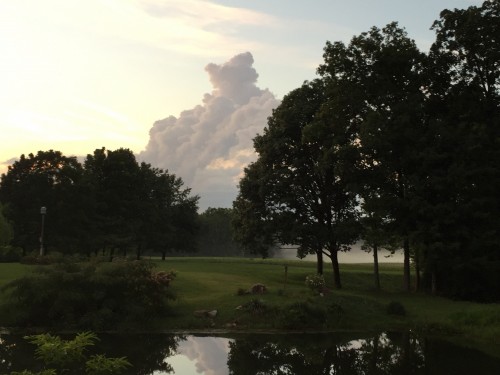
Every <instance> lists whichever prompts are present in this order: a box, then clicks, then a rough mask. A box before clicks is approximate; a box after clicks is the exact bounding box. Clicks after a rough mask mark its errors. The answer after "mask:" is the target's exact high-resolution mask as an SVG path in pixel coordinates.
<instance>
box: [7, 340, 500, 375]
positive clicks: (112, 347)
mask: <svg viewBox="0 0 500 375" xmlns="http://www.w3.org/2000/svg"><path fill="white" fill-rule="evenodd" d="M68 337H69V338H71V335H68ZM99 338H100V340H99V341H97V343H96V345H95V346H92V347H90V348H89V352H96V353H104V354H106V355H107V356H109V357H126V358H127V360H128V361H129V362H130V364H131V366H130V367H128V368H127V370H125V372H124V374H134V375H140V374H144V375H146V374H155V375H161V374H174V373H175V374H182V375H191V374H193V375H195V374H197V375H198V374H205V375H226V374H227V375H229V374H233V375H247V374H248V375H250V374H308V375H314V374H331V373H335V374H454V375H460V374H471V373H474V374H475V375H482V374H484V375H486V374H488V375H490V374H499V373H500V357H495V356H490V355H488V354H486V353H484V352H481V351H478V350H476V349H472V348H468V347H467V346H466V345H463V343H462V344H457V343H452V342H450V341H447V340H445V339H444V338H439V337H432V336H423V335H420V334H417V333H415V332H413V331H403V332H338V333H308V334H306V333H302V334H297V333H273V334H271V333H267V334H257V333H253V334H244V333H239V334H238V333H220V334H210V335H206V334H205V335H202V334H160V333H157V334H139V333H120V334H99ZM34 351H35V346H34V345H33V344H31V343H29V342H28V341H27V340H26V339H25V338H24V336H23V335H22V334H9V333H3V334H0V374H10V373H11V372H14V371H22V370H25V369H28V370H31V371H40V370H41V369H42V366H43V364H42V363H41V362H40V361H39V360H37V359H36V358H35V355H34ZM70 370H71V369H70Z"/></svg>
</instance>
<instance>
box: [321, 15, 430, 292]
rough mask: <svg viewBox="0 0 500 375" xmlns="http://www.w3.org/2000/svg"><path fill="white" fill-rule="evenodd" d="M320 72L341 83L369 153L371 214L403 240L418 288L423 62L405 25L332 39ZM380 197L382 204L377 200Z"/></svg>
mask: <svg viewBox="0 0 500 375" xmlns="http://www.w3.org/2000/svg"><path fill="white" fill-rule="evenodd" d="M324 60H325V62H324V64H322V65H321V66H320V67H319V69H318V72H319V74H320V75H321V76H322V77H323V78H324V79H325V80H326V82H327V84H328V85H329V86H332V87H333V88H337V87H339V89H337V90H339V91H340V92H341V94H342V96H343V105H344V107H345V109H344V111H345V112H347V120H350V124H351V127H353V128H354V129H353V130H352V131H351V132H352V133H353V134H357V137H358V141H359V146H360V147H359V151H360V155H361V158H362V163H361V166H362V171H361V173H359V175H358V179H357V180H358V185H359V190H358V191H359V192H360V194H361V195H362V197H363V201H364V208H365V209H368V208H370V207H377V210H372V211H371V212H367V216H368V217H374V215H377V216H379V221H381V220H382V219H383V218H385V219H386V221H387V219H389V220H388V221H389V222H391V223H392V232H393V233H394V234H395V235H399V236H400V237H401V238H402V239H403V244H402V245H403V250H404V286H405V289H407V290H409V289H410V255H411V254H410V236H411V234H412V231H413V230H414V213H413V212H412V210H411V206H412V199H413V197H412V194H413V193H412V191H413V181H412V179H413V176H414V174H415V160H416V159H417V155H418V150H419V147H420V140H421V139H422V134H423V126H422V123H423V103H424V93H423V91H422V85H423V82H424V81H423V76H422V74H421V73H422V70H423V63H424V61H425V59H424V55H423V54H422V53H421V52H420V51H419V50H418V48H417V47H416V44H415V42H414V41H413V40H411V39H410V38H409V37H408V35H407V33H406V32H405V30H404V29H402V28H400V27H399V26H398V25H397V23H391V24H388V25H387V26H386V27H384V28H383V29H379V28H377V27H373V28H371V29H370V30H369V31H368V32H364V33H362V34H360V35H359V36H355V37H354V38H352V40H351V41H350V43H349V44H348V45H347V46H346V45H344V44H343V43H341V42H336V43H333V44H332V43H327V45H326V47H325V53H324ZM373 201H378V202H373Z"/></svg>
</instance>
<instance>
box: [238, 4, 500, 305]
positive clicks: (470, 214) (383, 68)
mask: <svg viewBox="0 0 500 375" xmlns="http://www.w3.org/2000/svg"><path fill="white" fill-rule="evenodd" d="M433 28H434V30H435V31H436V41H435V43H434V44H433V45H432V47H431V50H430V52H429V53H428V54H427V55H426V54H423V53H422V52H420V51H419V50H418V48H417V47H416V44H415V42H414V41H413V40H411V39H410V38H409V37H408V35H407V33H406V31H405V30H404V29H402V28H400V27H399V26H398V25H397V23H390V24H388V25H387V26H386V27H384V28H382V29H379V28H377V27H373V28H371V29H370V30H369V31H368V32H365V33H361V34H360V35H358V36H354V37H353V38H352V39H351V41H350V42H349V44H347V45H346V44H344V43H342V42H334V43H330V42H327V44H326V46H325V49H324V55H323V56H324V63H323V64H321V65H320V66H319V68H318V74H319V78H318V79H316V80H314V81H312V82H306V83H304V84H303V85H302V86H301V87H300V88H298V89H296V90H293V91H292V92H290V93H289V94H288V95H287V96H285V98H284V99H283V102H282V104H281V105H280V106H279V107H278V108H277V109H276V110H275V111H274V112H273V115H272V116H271V117H270V118H269V122H268V126H267V128H266V129H265V130H264V133H263V134H262V135H258V136H257V137H256V138H255V140H254V144H255V150H256V151H257V153H258V154H259V157H258V160H257V161H256V162H255V163H253V164H251V165H250V166H249V167H248V168H247V169H246V170H245V175H244V177H243V178H242V180H241V182H240V193H239V195H238V198H237V200H236V201H235V202H234V208H235V212H236V213H237V219H236V221H235V222H236V223H237V224H238V225H237V226H236V229H237V233H238V236H239V239H240V240H242V241H243V243H245V244H247V245H250V246H255V248H257V249H265V246H260V247H258V246H259V243H261V244H267V245H268V244H270V243H272V242H273V241H276V242H279V243H284V244H294V245H298V246H299V253H300V254H305V253H308V252H311V253H316V254H318V255H321V254H327V255H328V256H330V257H331V258H332V263H333V265H334V269H335V262H336V253H337V251H339V250H341V249H348V248H349V244H350V243H352V241H353V240H354V239H356V237H357V236H362V237H363V239H364V240H365V245H366V246H367V247H368V248H370V249H373V251H374V255H375V262H377V258H376V255H377V250H378V249H379V248H381V247H386V248H389V249H395V248H396V247H398V245H399V247H402V248H403V251H404V285H405V288H406V289H407V290H410V287H411V284H410V281H411V278H410V261H413V262H414V264H415V271H416V288H417V289H419V288H420V287H425V288H429V289H430V290H432V291H433V292H441V293H443V294H446V295H449V296H455V297H460V298H473V299H479V300H483V301H486V300H498V298H499V297H498V296H500V290H499V289H498V288H499V285H500V284H499V283H498V274H500V268H499V264H500V263H499V262H500V252H499V251H498V243H499V241H500V229H499V228H500V196H499V194H498V188H499V186H500V167H499V166H500V49H499V43H498V41H499V40H500V1H498V0H491V1H485V2H484V3H483V4H482V5H481V6H472V7H469V8H468V9H465V10H460V9H458V10H457V9H455V10H453V11H450V10H444V11H443V12H442V13H441V17H440V19H439V20H438V21H436V22H435V24H434V26H433ZM360 224H361V225H360ZM361 227H363V229H362V230H361ZM318 270H321V257H320V256H318ZM376 270H377V265H375V272H376ZM335 274H336V276H335V285H336V286H340V279H339V278H338V276H337V275H338V272H336V273H335ZM421 275H422V276H423V283H421V277H420V276H421ZM378 285H379V282H378V279H377V278H376V286H378Z"/></svg>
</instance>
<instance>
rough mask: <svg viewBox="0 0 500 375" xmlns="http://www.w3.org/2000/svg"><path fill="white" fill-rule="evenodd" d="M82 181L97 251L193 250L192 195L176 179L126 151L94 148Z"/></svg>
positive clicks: (194, 219) (194, 208)
mask: <svg viewBox="0 0 500 375" xmlns="http://www.w3.org/2000/svg"><path fill="white" fill-rule="evenodd" d="M84 166H85V174H86V183H87V184H88V185H89V187H90V190H91V192H92V194H93V196H94V200H95V202H96V205H95V212H94V217H95V221H96V223H98V224H99V225H98V226H94V236H95V237H96V238H97V239H98V243H99V246H100V248H101V249H104V248H109V250H110V257H111V258H112V257H113V254H114V251H115V249H121V250H122V252H123V254H124V255H125V254H126V252H127V249H129V248H131V247H135V249H136V257H137V258H140V256H141V253H142V251H143V249H152V250H154V251H160V252H161V253H162V256H163V258H164V257H165V255H166V252H169V251H173V250H177V251H179V250H189V249H191V250H194V249H195V239H194V237H195V236H194V235H195V233H196V230H197V217H196V216H197V209H198V200H199V198H198V196H191V195H190V194H191V189H189V188H185V187H184V186H183V185H184V182H183V181H182V179H181V178H179V177H176V176H175V175H173V174H169V173H168V172H166V171H164V170H162V169H158V168H152V167H151V165H150V164H146V163H141V164H139V163H138V162H137V161H136V158H135V156H134V154H133V153H132V151H130V150H128V149H118V150H115V151H110V150H106V149H104V148H102V149H97V150H95V151H94V154H93V155H87V159H86V160H85V164H84Z"/></svg>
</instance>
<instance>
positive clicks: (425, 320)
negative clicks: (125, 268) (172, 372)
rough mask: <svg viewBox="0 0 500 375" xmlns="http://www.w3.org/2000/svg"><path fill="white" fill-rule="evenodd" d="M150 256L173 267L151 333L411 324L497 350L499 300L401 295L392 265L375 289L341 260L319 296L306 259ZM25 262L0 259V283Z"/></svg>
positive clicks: (366, 273)
mask: <svg viewBox="0 0 500 375" xmlns="http://www.w3.org/2000/svg"><path fill="white" fill-rule="evenodd" d="M152 261H154V262H155V263H156V264H157V269H158V270H167V271H168V270H175V271H176V273H177V277H176V279H175V280H174V282H173V283H172V286H171V288H172V290H173V291H174V293H175V294H176V296H177V298H176V300H175V301H173V302H171V307H172V313H173V315H172V316H167V317H165V319H164V320H163V321H161V322H159V323H158V325H157V329H158V330H159V331H197V330H202V331H215V332H217V331H219V330H224V331H226V330H229V331H274V330H285V329H286V330H289V329H295V330H299V331H300V330H332V331H333V330H356V331H367V330H368V331H380V330H385V331H389V330H401V329H415V330H421V331H423V332H425V333H426V334H431V335H439V336H446V337H447V338H451V339H455V340H457V341H461V342H462V343H463V342H468V343H470V344H471V345H473V346H479V347H481V349H483V350H484V349H486V350H487V351H488V352H491V353H494V354H496V355H498V356H500V304H476V303H471V302H462V301H451V300H448V299H444V298H440V297H434V296H429V295H425V294H420V293H409V294H408V293H404V292H403V290H402V266H401V265H400V264H381V265H380V272H381V284H382V290H381V291H375V290H374V289H373V275H372V265H370V264H344V265H341V278H342V284H343V289H342V290H333V289H330V288H329V289H328V290H327V291H326V292H325V293H324V295H323V296H320V295H317V294H315V293H313V292H312V291H311V290H310V289H309V288H308V287H307V286H306V285H305V283H304V281H305V278H306V276H307V275H313V274H315V271H316V269H315V263H313V262H305V261H296V260H277V259H270V260H262V259H241V258H191V257H189V258H188V257H179V258H167V260H166V261H160V260H152ZM285 266H286V269H287V273H286V275H285ZM31 267H32V266H25V265H20V264H0V286H1V285H3V284H4V283H5V282H7V281H9V280H12V279H14V278H16V277H19V276H22V275H23V274H25V273H26V272H29V270H30V268H31ZM325 279H326V280H327V286H331V284H332V271H331V268H330V265H329V264H325ZM257 283H260V284H264V285H265V286H266V288H267V292H266V293H265V294H262V295H251V294H250V295H239V293H238V291H240V294H241V291H243V290H248V289H250V288H251V287H252V285H254V284H257ZM0 302H1V299H0ZM391 302H397V303H399V304H400V305H402V306H403V307H404V309H405V311H406V314H404V315H392V314H388V313H387V307H388V305H389V303H391ZM238 306H243V307H244V308H242V309H238ZM199 310H207V311H210V310H217V315H216V316H215V318H211V317H198V316H195V312H196V311H199ZM325 314H326V315H325ZM304 320H306V321H307V322H304ZM0 326H2V322H1V321H0Z"/></svg>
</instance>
